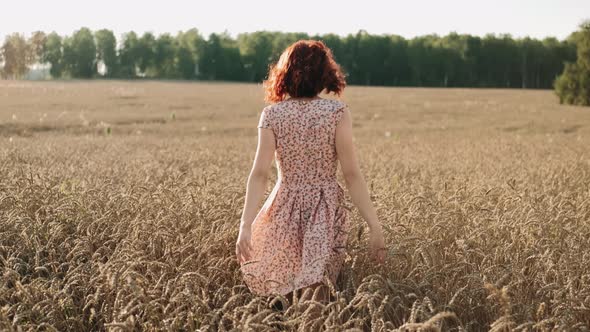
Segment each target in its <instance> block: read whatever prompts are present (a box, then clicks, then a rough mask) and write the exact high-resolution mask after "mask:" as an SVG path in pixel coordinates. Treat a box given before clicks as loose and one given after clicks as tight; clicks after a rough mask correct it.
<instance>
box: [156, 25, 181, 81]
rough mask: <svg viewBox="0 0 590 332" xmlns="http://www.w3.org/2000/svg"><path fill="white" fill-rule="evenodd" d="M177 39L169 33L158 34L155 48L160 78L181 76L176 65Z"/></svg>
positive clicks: (157, 71) (157, 72)
mask: <svg viewBox="0 0 590 332" xmlns="http://www.w3.org/2000/svg"><path fill="white" fill-rule="evenodd" d="M176 49H177V46H176V40H175V39H174V37H172V36H171V35H170V34H168V33H164V34H162V35H160V36H158V39H156V44H155V49H154V66H155V68H156V76H157V77H160V78H179V77H180V73H179V71H178V70H177V69H178V68H177V67H176Z"/></svg>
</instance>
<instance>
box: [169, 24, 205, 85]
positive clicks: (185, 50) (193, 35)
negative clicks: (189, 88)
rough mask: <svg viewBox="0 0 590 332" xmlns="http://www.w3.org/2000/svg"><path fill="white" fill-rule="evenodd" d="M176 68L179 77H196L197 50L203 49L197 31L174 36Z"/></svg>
mask: <svg viewBox="0 0 590 332" xmlns="http://www.w3.org/2000/svg"><path fill="white" fill-rule="evenodd" d="M176 43H177V50H176V66H177V70H178V72H179V73H180V75H181V77H182V78H184V79H194V78H195V77H196V75H197V62H198V57H199V49H200V48H202V47H203V45H204V41H203V37H202V36H201V35H200V34H199V31H198V30H197V29H191V30H188V31H186V32H179V33H178V35H177V36H176Z"/></svg>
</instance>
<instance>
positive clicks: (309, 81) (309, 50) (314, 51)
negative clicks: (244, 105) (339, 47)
mask: <svg viewBox="0 0 590 332" xmlns="http://www.w3.org/2000/svg"><path fill="white" fill-rule="evenodd" d="M345 86H346V81H345V78H344V74H343V72H342V69H341V68H340V65H338V64H337V63H336V61H334V57H333V55H332V50H330V49H329V48H328V47H327V46H326V45H325V44H324V43H323V42H322V41H317V40H299V41H297V42H295V43H293V44H291V45H290V46H289V47H287V48H286V49H285V51H283V53H282V54H281V56H280V57H279V60H278V61H277V62H276V63H274V64H271V65H270V66H269V72H268V78H267V79H266V80H264V82H263V87H264V91H265V96H264V100H265V101H266V102H270V103H276V102H279V101H282V100H284V99H285V98H286V96H287V95H289V96H290V97H294V98H298V97H314V96H316V95H317V94H319V93H320V92H322V91H323V90H324V89H325V90H326V92H327V93H330V92H333V93H334V94H336V95H340V93H341V92H342V90H343V89H344V87H345Z"/></svg>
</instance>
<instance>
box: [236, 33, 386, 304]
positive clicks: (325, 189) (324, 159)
mask: <svg viewBox="0 0 590 332" xmlns="http://www.w3.org/2000/svg"><path fill="white" fill-rule="evenodd" d="M345 86H346V82H345V80H344V75H343V73H342V71H341V69H340V66H339V65H338V64H337V63H336V62H335V61H334V59H333V56H332V52H331V50H330V49H329V48H327V47H326V46H325V45H324V43H322V42H321V41H313V40H301V41H298V42H296V43H294V44H292V45H291V46H289V47H288V48H287V49H286V50H285V51H284V52H283V53H282V54H281V56H280V58H279V61H278V62H277V63H276V64H274V65H272V66H271V67H270V71H269V75H268V79H267V80H265V81H264V87H265V92H266V95H265V101H267V102H270V103H271V105H268V106H266V107H265V108H264V109H263V110H262V113H261V116H260V119H259V123H258V128H259V130H258V147H257V150H256V156H255V160H254V164H253V167H252V170H251V172H250V175H249V177H248V183H247V188H246V200H245V205H244V210H243V212H242V217H241V221H240V231H239V235H238V240H237V242H236V256H237V258H238V261H239V263H240V269H241V271H242V273H243V276H244V281H245V282H246V284H247V286H248V288H249V289H250V290H251V291H252V292H253V293H256V294H259V295H271V294H282V295H287V296H291V294H293V291H294V290H297V289H302V290H304V289H305V288H306V287H312V288H313V289H314V291H315V287H318V286H321V285H322V284H326V281H327V280H326V278H327V279H328V280H329V281H330V282H331V283H332V285H333V286H334V287H335V283H336V278H337V276H338V274H339V272H340V269H341V267H342V263H343V261H344V258H345V254H346V243H347V241H346V240H347V235H348V233H349V218H348V215H347V210H346V207H345V206H344V190H343V189H342V187H341V186H340V185H339V183H338V181H337V179H336V169H337V162H338V161H339V162H340V167H341V169H342V173H343V175H344V179H345V181H346V187H347V189H348V190H349V193H350V195H351V198H352V201H353V203H354V204H355V205H356V206H357V207H358V209H359V211H360V213H361V215H362V217H363V218H364V219H365V220H366V222H367V224H368V227H369V230H370V236H369V250H370V254H371V257H372V258H373V259H374V260H375V261H376V262H377V263H379V264H381V263H383V262H384V260H385V252H386V251H385V243H384V239H383V233H382V229H381V225H380V223H379V221H378V219H377V214H376V212H375V209H374V207H373V205H372V202H371V200H370V198H369V193H368V190H367V185H366V183H365V180H364V178H363V176H362V174H361V172H360V169H359V165H358V163H357V159H356V156H355V151H354V147H353V142H352V123H351V115H350V111H349V110H348V107H347V105H346V104H344V103H343V102H341V101H339V100H335V99H324V98H320V97H319V96H318V95H319V94H320V93H321V92H322V91H324V90H326V92H327V93H330V92H333V93H334V94H336V95H338V96H340V94H341V92H342V90H343V89H344V87H345ZM287 96H288V97H289V98H287ZM273 157H276V163H277V182H276V184H275V186H274V189H273V190H272V192H271V193H270V195H269V197H268V199H267V200H266V202H265V204H264V205H263V206H262V208H261V209H260V211H258V213H257V212H256V208H257V206H258V204H259V202H260V200H261V199H262V198H263V195H264V191H265V188H266V186H267V177H268V172H269V169H270V166H271V163H272V160H273ZM312 294H313V293H312ZM318 294H319V295H320V296H321V298H320V299H318V300H320V301H323V302H327V301H329V292H328V289H327V287H324V288H323V289H320V290H318ZM316 299H317V298H316Z"/></svg>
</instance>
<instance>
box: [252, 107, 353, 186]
mask: <svg viewBox="0 0 590 332" xmlns="http://www.w3.org/2000/svg"><path fill="white" fill-rule="evenodd" d="M345 107H346V105H345V104H344V103H343V102H341V101H339V100H333V99H323V98H317V99H309V100H299V99H287V100H285V101H282V102H280V103H277V104H273V105H270V106H267V107H265V108H264V110H263V111H262V112H263V114H262V115H261V119H260V123H259V125H258V127H260V128H270V129H272V130H273V132H274V135H275V141H276V154H275V156H276V160H277V166H278V169H279V180H280V182H281V184H282V185H286V186H290V185H321V184H329V183H333V182H334V181H336V169H337V160H338V158H337V155H336V146H335V134H336V125H337V124H338V120H339V119H340V117H341V116H342V114H343V111H344V109H345Z"/></svg>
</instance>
